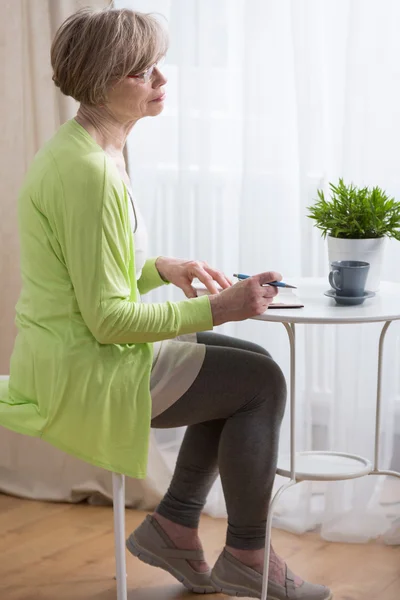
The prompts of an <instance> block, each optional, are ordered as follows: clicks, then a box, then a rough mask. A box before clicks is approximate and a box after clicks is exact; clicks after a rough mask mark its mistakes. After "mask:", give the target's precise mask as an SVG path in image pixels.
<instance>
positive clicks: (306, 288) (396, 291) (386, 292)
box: [253, 277, 400, 324]
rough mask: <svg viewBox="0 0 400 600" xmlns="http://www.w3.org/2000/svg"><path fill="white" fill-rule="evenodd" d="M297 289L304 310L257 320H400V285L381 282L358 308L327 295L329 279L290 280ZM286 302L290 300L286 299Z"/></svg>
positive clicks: (272, 312)
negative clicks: (372, 294)
mask: <svg viewBox="0 0 400 600" xmlns="http://www.w3.org/2000/svg"><path fill="white" fill-rule="evenodd" d="M287 283H292V284H293V285H296V286H297V289H296V290H293V294H294V296H295V297H296V299H297V300H300V301H301V302H302V303H303V304H304V308H293V309H286V308H285V309H283V308H282V309H279V308H273V309H268V310H266V311H265V313H264V314H262V315H260V316H258V317H253V318H254V319H256V320H260V321H279V322H281V323H320V324H327V323H335V324H340V323H372V322H377V321H394V320H397V319H400V284H399V283H393V282H388V281H384V282H381V284H380V288H379V291H378V292H377V293H376V295H375V296H374V297H373V298H369V299H367V300H365V301H364V303H363V304H360V305H358V306H339V305H338V304H336V302H335V300H334V299H333V298H328V297H327V296H324V292H326V291H327V290H329V289H330V285H329V282H328V278H324V277H323V278H311V277H310V278H303V279H290V282H289V281H288V282H287ZM283 301H286V300H283Z"/></svg>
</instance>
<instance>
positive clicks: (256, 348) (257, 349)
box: [246, 342, 272, 359]
mask: <svg viewBox="0 0 400 600" xmlns="http://www.w3.org/2000/svg"><path fill="white" fill-rule="evenodd" d="M247 344H248V347H247V348H246V350H250V351H251V352H255V353H256V354H262V355H264V356H266V357H267V358H270V359H272V356H271V355H270V353H269V352H268V350H266V349H265V348H263V347H262V346H260V345H259V344H254V343H253V342H247Z"/></svg>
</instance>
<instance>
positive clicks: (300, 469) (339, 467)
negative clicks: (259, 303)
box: [254, 278, 400, 600]
mask: <svg viewBox="0 0 400 600" xmlns="http://www.w3.org/2000/svg"><path fill="white" fill-rule="evenodd" d="M288 283H291V284H293V285H296V286H297V289H296V290H294V292H293V293H294V294H295V296H296V297H297V299H298V300H300V301H301V302H302V303H303V304H304V308H294V309H286V308H285V309H279V308H274V309H268V310H267V311H266V312H265V313H264V314H262V315H260V316H258V317H254V319H255V320H258V321H268V322H277V323H282V324H283V325H284V327H285V328H286V331H287V333H288V336H289V343H290V455H289V456H288V457H283V459H281V460H280V461H279V464H278V469H277V473H278V474H279V475H283V476H285V477H288V478H289V481H288V482H287V483H285V484H284V485H283V486H282V487H281V488H280V489H279V490H278V491H277V493H276V494H275V496H274V498H273V499H272V501H271V504H270V507H269V512H268V519H267V535H266V542H265V563H264V578H263V591H262V595H261V600H266V599H267V588H268V568H269V548H270V539H271V527H272V516H273V512H274V507H275V505H276V502H277V501H278V499H279V497H280V496H281V494H282V493H283V492H284V491H285V490H286V489H288V488H289V487H291V486H292V485H295V484H296V483H298V482H300V481H339V480H344V479H354V478H356V477H362V476H364V475H393V476H395V477H399V478H400V473H398V472H396V471H386V470H381V469H380V468H379V456H380V425H381V387H382V356H383V344H384V340H385V335H386V332H387V329H388V327H389V325H390V323H391V322H392V321H395V320H400V284H398V283H390V282H383V283H381V285H380V290H379V292H378V293H377V294H376V296H374V297H373V298H370V299H367V300H365V302H364V304H362V305H360V306H339V305H337V304H336V302H335V300H334V299H331V298H328V297H326V296H324V292H325V291H326V290H327V289H329V284H328V283H327V279H325V278H323V279H315V278H305V279H297V280H296V279H294V280H292V279H291V280H290V281H288ZM288 300H289V299H288ZM288 300H286V298H284V297H283V298H282V302H287V301H288ZM376 322H382V323H383V326H382V331H381V334H380V338H379V352H378V365H377V391H376V420H375V452H374V463H373V464H372V463H371V461H369V460H368V459H366V458H363V457H361V456H357V455H353V454H347V453H341V452H300V453H296V437H295V434H296V422H295V403H296V337H295V326H296V324H305V325H306V324H320V325H329V324H333V325H338V324H351V323H376Z"/></svg>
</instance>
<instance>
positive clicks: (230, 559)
mask: <svg viewBox="0 0 400 600" xmlns="http://www.w3.org/2000/svg"><path fill="white" fill-rule="evenodd" d="M211 582H212V583H213V584H214V587H215V588H216V589H217V591H218V592H223V593H224V594H227V595H228V596H239V597H245V598H261V592H262V575H261V574H260V573H258V572H257V571H255V570H254V569H251V568H250V567H247V566H246V565H244V564H243V563H241V562H240V561H239V560H238V559H237V558H235V557H234V556H233V555H232V554H230V553H229V552H227V551H226V550H223V552H222V553H221V554H220V557H219V558H218V560H217V562H216V563H215V566H214V568H213V570H212V573H211ZM331 598H332V592H331V591H330V590H329V589H328V588H327V587H325V586H323V585H315V584H313V583H307V581H303V583H302V584H301V585H300V586H299V587H296V586H295V584H294V575H293V573H292V572H291V571H290V569H288V568H287V567H286V581H285V586H281V585H278V584H277V583H275V582H273V581H270V582H269V583H268V600H331Z"/></svg>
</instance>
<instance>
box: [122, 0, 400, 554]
mask: <svg viewBox="0 0 400 600" xmlns="http://www.w3.org/2000/svg"><path fill="white" fill-rule="evenodd" d="M115 4H116V5H117V6H129V7H131V8H134V9H136V10H141V11H144V12H158V13H160V14H161V15H163V16H164V17H165V18H166V21H167V23H168V27H169V30H170V34H171V47H170V50H169V52H168V56H167V62H166V66H165V74H166V75H167V77H168V79H169V82H168V87H167V91H168V96H167V101H166V108H165V111H164V113H163V114H162V116H160V117H158V118H156V119H147V120H145V121H142V122H140V123H139V124H138V125H137V126H136V127H135V129H134V131H133V133H132V134H131V138H130V140H129V157H130V160H129V166H130V172H131V176H132V179H133V185H134V188H135V192H136V196H137V199H138V201H139V204H140V205H141V208H142V211H143V213H144V215H145V217H146V219H147V225H148V228H149V231H150V234H151V235H150V237H151V250H152V253H156V254H157V253H160V254H164V255H171V256H181V257H189V258H196V259H203V260H207V261H208V262H209V263H210V264H212V265H214V266H217V267H218V268H220V269H222V270H224V271H225V272H226V273H228V274H232V273H234V272H238V271H240V272H245V273H256V272H259V271H263V270H268V269H275V270H278V271H281V272H282V273H283V274H284V276H285V277H286V278H288V279H290V277H294V276H326V274H327V254H326V248H325V245H324V242H323V241H322V240H321V237H320V235H319V233H318V232H317V231H316V230H315V229H313V226H312V222H311V221H310V220H309V219H307V217H306V207H307V206H308V205H309V204H310V203H312V201H313V200H314V199H315V197H316V190H317V188H318V187H324V188H327V184H328V182H329V181H336V180H337V178H338V177H339V176H342V177H344V178H345V179H346V180H347V181H350V180H352V181H353V182H354V183H356V184H359V185H363V184H368V185H379V186H381V187H383V188H384V189H386V190H387V192H389V193H390V194H393V195H394V196H397V198H399V197H400V175H399V169H398V164H397V162H398V138H399V133H400V111H399V108H398V106H399V97H400V77H399V75H400V73H399V71H400V61H399V56H400V37H399V36H398V26H399V23H400V4H399V3H398V2H397V1H396V0H380V2H379V3H378V2H376V1H374V0H246V1H244V0H132V1H130V0H118V1H117V2H115ZM399 252H400V245H399V244H398V243H397V242H393V243H389V244H387V247H386V255H385V264H384V273H383V275H384V279H388V280H395V281H398V280H399V279H400V261H399V256H400V254H399ZM327 287H328V284H327ZM180 297H181V296H180V293H179V292H178V291H177V290H173V289H171V288H170V289H168V290H166V289H163V290H161V291H157V292H155V293H153V295H152V296H151V298H150V300H153V301H159V300H163V299H166V298H170V299H178V298H180ZM221 330H222V331H223V332H225V333H228V334H232V335H236V336H239V337H243V338H247V339H250V340H253V341H255V342H258V343H261V344H263V345H264V346H265V347H266V348H268V349H269V350H270V352H271V353H272V354H273V356H274V358H275V359H276V360H277V361H278V362H279V364H280V365H281V367H282V368H283V369H284V371H285V373H286V374H287V375H288V362H289V349H288V341H287V339H286V333H285V331H284V329H283V327H282V326H280V325H279V324H265V323H259V322H254V321H248V322H245V323H239V324H229V325H226V326H224V327H222V328H221ZM379 331H380V326H375V325H369V326H338V327H329V328H328V327H318V326H309V327H307V328H301V327H298V354H299V356H298V358H299V368H298V390H299V393H298V399H297V421H298V439H297V443H298V448H299V449H327V450H328V449H330V450H337V451H345V452H352V453H355V454H361V455H365V456H367V457H369V458H373V427H374V416H375V405H374V402H375V388H376V358H377V343H378V335H379ZM399 331H400V330H399V327H398V326H397V325H395V324H394V325H392V326H391V328H390V329H389V333H388V336H387V342H386V344H387V345H386V349H387V350H386V354H385V366H384V375H385V383H384V406H383V414H384V418H383V423H382V436H383V451H382V461H381V466H382V467H384V468H392V469H394V468H396V469H397V470H400V378H399V371H400V370H399V365H400V361H399ZM181 437H182V430H171V431H160V432H157V433H156V434H155V438H156V442H155V449H156V450H157V451H158V452H159V454H160V457H161V458H162V460H163V461H164V463H165V464H166V465H167V466H168V468H169V469H170V470H172V468H173V465H174V462H175V460H176V454H177V450H178V448H179V442H180V440H181ZM288 443H289V435H288V420H287V417H286V418H285V421H284V424H283V427H282V435H281V451H282V452H286V451H287V450H288ZM151 475H152V478H153V479H154V480H157V474H156V473H152V474H151ZM277 479H279V478H277ZM281 483H282V480H281V481H277V483H276V484H277V485H279V484H281ZM162 491H163V490H162V489H160V493H161V492H162ZM207 510H208V512H209V513H210V514H213V515H224V514H225V506H224V501H223V496H222V491H221V486H220V483H219V482H217V484H216V485H215V486H214V489H213V491H212V494H211V495H210V499H209V502H208V504H207ZM399 522H400V486H399V481H398V480H391V481H390V480H389V479H386V478H378V477H369V478H363V479H360V480H355V481H354V480H353V481H351V482H345V483H343V482H338V483H329V484H328V483H324V484H322V483H303V484H301V485H298V486H296V487H295V488H292V489H291V490H290V491H288V492H286V494H284V495H283V498H282V501H281V503H280V505H279V509H278V511H277V514H276V518H275V525H276V526H279V527H283V528H286V529H290V530H292V531H295V532H303V531H306V530H308V529H312V528H315V527H317V526H321V535H322V536H323V537H324V538H325V539H328V540H346V541H356V542H361V541H367V540H368V539H371V538H376V537H378V536H383V539H384V540H385V542H386V543H392V544H395V543H397V544H399V543H400V526H399Z"/></svg>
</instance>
